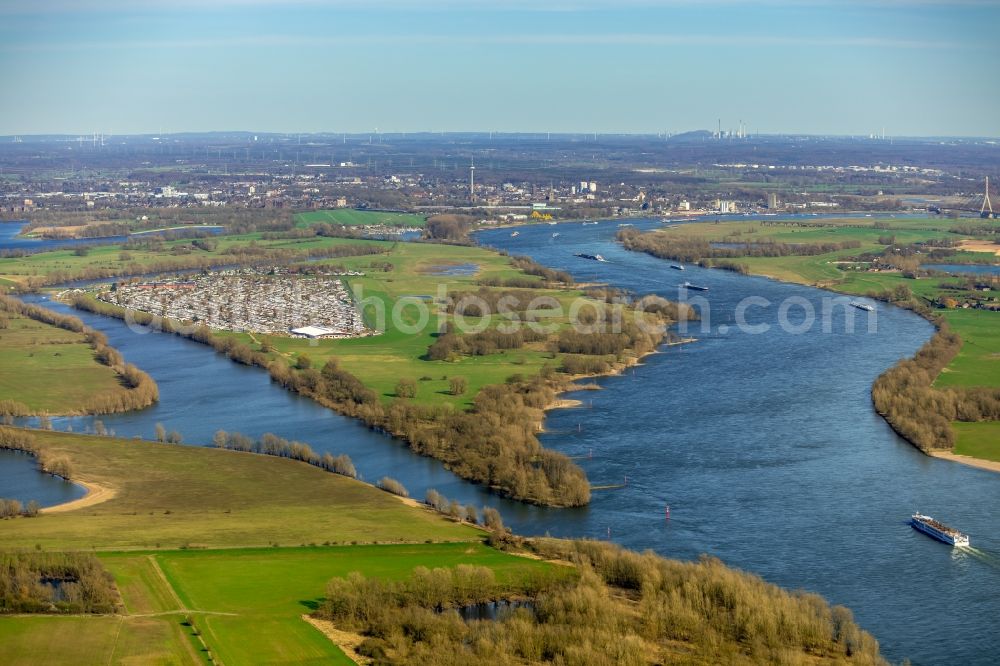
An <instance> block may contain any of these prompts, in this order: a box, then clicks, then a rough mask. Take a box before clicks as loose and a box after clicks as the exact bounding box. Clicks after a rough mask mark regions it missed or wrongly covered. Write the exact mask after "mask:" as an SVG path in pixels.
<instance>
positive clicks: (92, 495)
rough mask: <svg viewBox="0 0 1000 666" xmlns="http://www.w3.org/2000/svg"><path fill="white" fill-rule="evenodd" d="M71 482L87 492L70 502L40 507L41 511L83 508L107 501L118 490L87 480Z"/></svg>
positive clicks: (58, 511) (54, 511)
mask: <svg viewBox="0 0 1000 666" xmlns="http://www.w3.org/2000/svg"><path fill="white" fill-rule="evenodd" d="M73 483H75V484H77V485H80V486H83V487H84V488H86V489H87V494H86V495H84V496H83V497H81V498H80V499H75V500H73V501H71V502H65V503H63V504H56V505H55V506H50V507H46V508H44V509H42V513H62V512H64V511H76V510H77V509H85V508H87V507H90V506H94V505H95V504H101V503H102V502H107V501H108V500H109V499H111V498H113V497H114V496H115V495H117V494H118V491H117V490H115V489H114V488H108V487H106V486H101V485H98V484H96V483H90V482H88V481H80V480H78V479H74V480H73Z"/></svg>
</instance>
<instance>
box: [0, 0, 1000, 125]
mask: <svg viewBox="0 0 1000 666" xmlns="http://www.w3.org/2000/svg"><path fill="white" fill-rule="evenodd" d="M998 29H1000V0H964V1H963V0H952V1H950V2H946V1H944V0H941V1H936V0H866V1H862V0H744V1H738V0H617V1H613V0H534V1H528V0H504V1H501V0H464V1H459V0H420V1H419V2H417V1H407V0H286V1H284V2H279V1H278V0H0V90H2V91H3V103H2V107H0V134H4V135H9V134H31V133H56V132H66V133H74V134H75V133H84V132H88V133H89V132H93V131H99V132H100V131H103V132H106V133H115V134H125V133H140V132H157V131H161V130H162V131H164V132H168V131H169V132H177V131H197V130H237V129H239V130H254V131H280V132H312V131H332V132H338V131H348V132H351V131H371V130H373V129H374V128H376V127H377V128H379V129H380V130H382V131H387V132H393V131H420V130H434V131H447V130H454V131H465V130H499V131H542V132H544V131H552V132H559V131H567V132H594V131H596V132H658V131H673V132H678V131H686V130H691V129H708V128H714V126H715V124H716V119H717V118H720V117H721V118H722V120H723V127H724V128H729V127H732V128H735V127H736V124H737V123H738V122H739V120H740V119H742V120H744V121H745V122H746V123H747V125H748V127H749V128H750V129H751V130H752V131H760V132H764V133H776V132H803V133H813V134H868V133H869V132H872V131H879V130H881V128H882V127H883V126H884V127H885V128H886V132H887V133H889V134H892V135H962V136H1000V111H998V109H1000V85H998V84H1000V46H998V43H1000V39H998V34H997V33H998Z"/></svg>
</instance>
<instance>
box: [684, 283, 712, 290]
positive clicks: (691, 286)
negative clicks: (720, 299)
mask: <svg viewBox="0 0 1000 666" xmlns="http://www.w3.org/2000/svg"><path fill="white" fill-rule="evenodd" d="M677 286H678V287H680V288H681V289H694V290H695V291H708V287H700V286H698V285H696V284H691V283H690V282H685V283H684V284H680V285H677Z"/></svg>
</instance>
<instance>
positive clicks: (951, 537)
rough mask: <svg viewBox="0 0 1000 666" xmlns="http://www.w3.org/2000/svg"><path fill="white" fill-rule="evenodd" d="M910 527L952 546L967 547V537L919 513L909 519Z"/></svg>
mask: <svg viewBox="0 0 1000 666" xmlns="http://www.w3.org/2000/svg"><path fill="white" fill-rule="evenodd" d="M910 525H911V526H912V527H913V529H915V530H917V531H919V532H923V533H924V534H926V535H927V536H930V537H934V538H935V539H937V540H938V541H944V542H945V543H948V544H951V545H952V546H968V545H969V537H968V536H967V535H965V534H962V533H961V532H959V531H958V530H955V529H952V528H950V527H948V526H947V525H945V524H943V523H939V522H938V521H936V520H934V519H933V518H931V517H930V516H924V515H921V514H919V513H915V514H913V516H911V517H910Z"/></svg>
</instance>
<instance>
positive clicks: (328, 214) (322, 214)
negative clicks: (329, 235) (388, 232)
mask: <svg viewBox="0 0 1000 666" xmlns="http://www.w3.org/2000/svg"><path fill="white" fill-rule="evenodd" d="M321 222H325V223H327V224H342V225H344V226H348V227H356V226H375V225H384V226H388V227H422V226H424V225H425V224H426V223H427V218H426V217H424V216H423V215H414V214H412V213H391V212H386V211H375V210H355V209H353V208H336V209H332V210H314V211H309V212H306V213H296V214H295V223H296V226H299V227H307V226H309V225H310V224H318V223H321Z"/></svg>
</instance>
